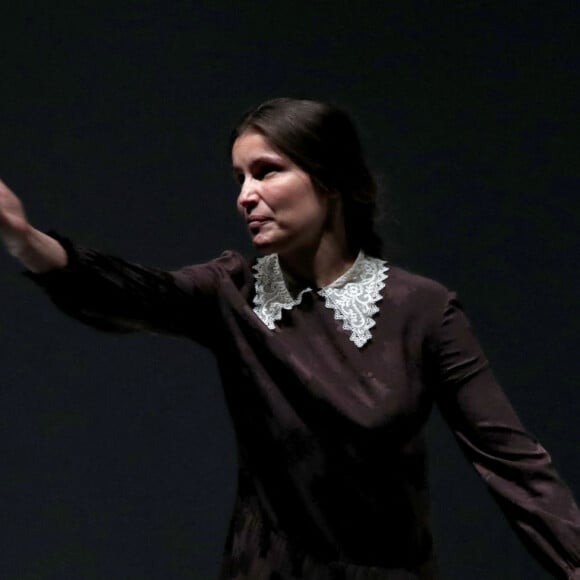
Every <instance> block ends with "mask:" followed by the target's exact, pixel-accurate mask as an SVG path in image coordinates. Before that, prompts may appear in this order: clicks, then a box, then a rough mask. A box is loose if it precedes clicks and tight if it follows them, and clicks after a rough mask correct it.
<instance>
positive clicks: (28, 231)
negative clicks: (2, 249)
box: [0, 180, 67, 274]
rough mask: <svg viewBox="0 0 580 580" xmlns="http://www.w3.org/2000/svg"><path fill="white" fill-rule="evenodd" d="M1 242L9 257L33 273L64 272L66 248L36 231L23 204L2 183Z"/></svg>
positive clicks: (0, 190) (0, 195)
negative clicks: (57, 270)
mask: <svg viewBox="0 0 580 580" xmlns="http://www.w3.org/2000/svg"><path fill="white" fill-rule="evenodd" d="M0 238H1V239H2V242H3V243H4V245H5V246H6V249H7V250H8V253H10V254H11V255H12V256H14V257H15V258H17V259H18V260H20V261H21V262H22V264H23V265H24V266H25V267H26V268H27V269H28V270H30V271H31V272H34V273H37V274H40V273H43V272H48V271H50V270H54V269H56V268H64V267H65V266H66V264H67V254H66V251H65V249H64V248H63V247H62V245H61V244H60V243H59V242H58V241H57V240H55V239H54V238H51V237H50V236H47V235H46V234H44V233H43V232H41V231H39V230H37V229H36V228H34V227H33V226H32V225H31V224H30V223H29V222H28V219H27V218H26V212H25V211H24V207H23V205H22V202H21V201H20V199H18V197H16V195H14V193H13V192H12V191H11V190H10V189H9V188H8V187H7V186H6V184H5V183H4V182H3V181H2V180H0Z"/></svg>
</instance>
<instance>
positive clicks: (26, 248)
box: [9, 227, 68, 274]
mask: <svg viewBox="0 0 580 580" xmlns="http://www.w3.org/2000/svg"><path fill="white" fill-rule="evenodd" d="M9 252H10V253H11V254H12V255H13V256H14V257H15V258H17V259H18V260H20V262H22V264H23V265H24V267H25V268H27V269H28V270H30V271H31V272H34V273H35V274H42V273H44V272H48V271H50V270H54V269H57V268H64V267H65V266H66V265H67V263H68V257H67V253H66V250H65V249H64V248H63V247H62V245H61V244H60V243H59V242H58V241H57V240H55V239H54V238H52V237H50V236H48V235H47V234H45V233H43V232H41V231H39V230H37V229H35V228H33V227H30V229H29V231H28V232H27V234H26V235H25V236H24V238H23V241H22V242H21V243H19V244H15V245H14V246H13V248H9Z"/></svg>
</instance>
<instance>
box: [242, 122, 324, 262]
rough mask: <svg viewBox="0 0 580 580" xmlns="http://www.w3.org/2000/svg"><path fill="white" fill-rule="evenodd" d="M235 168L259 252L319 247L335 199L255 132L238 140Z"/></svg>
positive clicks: (248, 221) (246, 134) (251, 233)
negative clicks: (330, 201)
mask: <svg viewBox="0 0 580 580" xmlns="http://www.w3.org/2000/svg"><path fill="white" fill-rule="evenodd" d="M232 163H233V168H234V174H235V176H236V179H237V181H238V183H239V184H240V188H241V189H240V193H239V195H238V200H237V206H238V210H239V211H240V213H241V214H242V216H243V217H244V219H245V220H246V223H247V225H248V230H249V232H250V236H251V238H252V243H253V244H254V247H256V248H257V249H259V250H260V251H261V252H263V253H274V252H276V253H278V254H279V255H285V254H286V255H288V254H290V253H292V252H296V251H304V250H308V249H309V248H315V247H316V245H317V244H318V243H319V241H320V239H321V237H322V234H323V232H324V230H325V225H326V223H327V221H328V220H327V217H328V204H329V196H328V195H327V194H324V193H320V192H318V191H317V190H316V189H315V187H314V185H313V184H312V181H311V179H310V176H309V175H308V174H307V173H306V172H304V171H303V170H302V169H300V167H298V166H297V165H296V164H295V163H293V162H292V161H291V160H290V159H288V158H287V157H286V156H284V155H283V154H281V153H280V152H279V151H277V150H276V149H274V148H273V147H272V146H271V145H270V144H269V142H268V140H267V139H266V138H265V137H264V136H263V135H262V134H261V133H258V132H255V131H247V132H245V133H242V135H240V137H238V139H236V141H235V142H234V145H233V147H232Z"/></svg>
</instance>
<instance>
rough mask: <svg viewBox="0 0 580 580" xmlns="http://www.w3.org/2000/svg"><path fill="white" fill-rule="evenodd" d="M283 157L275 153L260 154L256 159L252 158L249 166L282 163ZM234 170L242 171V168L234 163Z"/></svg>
mask: <svg viewBox="0 0 580 580" xmlns="http://www.w3.org/2000/svg"><path fill="white" fill-rule="evenodd" d="M281 162H282V159H281V157H280V156H278V155H276V154H274V153H264V154H261V155H258V156H257V157H255V158H254V159H252V160H251V161H250V163H249V167H250V168H252V167H254V166H256V165H260V164H262V163H281ZM232 170H233V171H234V172H236V171H237V172H240V171H242V168H241V167H239V166H238V165H232Z"/></svg>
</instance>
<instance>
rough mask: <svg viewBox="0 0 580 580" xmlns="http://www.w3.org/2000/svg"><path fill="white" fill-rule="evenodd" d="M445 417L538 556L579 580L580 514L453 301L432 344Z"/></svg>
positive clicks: (563, 575)
mask: <svg viewBox="0 0 580 580" xmlns="http://www.w3.org/2000/svg"><path fill="white" fill-rule="evenodd" d="M428 342H429V344H428V351H429V353H430V357H431V359H430V360H431V363H432V367H431V369H430V370H431V372H432V373H433V374H434V376H435V377H436V385H435V387H434V388H436V390H437V391H436V396H437V402H438V405H439V407H440V409H441V412H442V414H443V416H444V418H445V420H446V421H447V423H448V424H449V426H450V427H451V429H452V431H453V433H454V435H455V437H456V438H457V440H458V441H459V444H460V446H461V448H462V450H463V451H464V453H465V454H466V455H467V457H468V459H469V460H470V461H471V462H472V464H473V466H474V467H475V469H476V470H477V472H478V473H479V474H480V476H481V477H482V478H483V479H484V480H485V482H486V483H487V485H488V487H489V489H490V491H491V493H492V495H493V496H494V498H495V499H496V500H497V502H498V503H499V505H500V507H501V508H502V510H503V511H504V513H505V515H506V516H507V518H508V520H509V522H510V524H511V525H512V526H513V527H514V529H515V530H516V532H517V533H518V535H519V536H520V537H521V539H522V541H523V542H524V544H525V545H526V547H527V548H528V549H529V550H530V551H531V553H532V554H533V555H534V556H535V557H536V558H537V559H538V560H539V561H540V562H541V563H542V564H543V565H544V566H545V567H546V568H547V569H548V570H550V572H551V573H553V574H556V575H557V577H561V578H567V579H580V511H579V509H578V507H577V505H576V504H575V502H574V498H573V496H572V493H571V491H570V490H569V489H568V487H567V486H566V485H565V484H564V483H563V482H562V480H561V479H560V477H559V476H558V474H557V472H556V471H555V469H554V467H553V465H552V462H551V459H550V456H549V454H548V453H547V452H546V450H545V449H544V448H543V447H542V446H541V445H540V443H538V441H536V440H535V439H534V438H533V437H532V436H531V435H530V434H528V433H527V432H526V431H525V430H524V428H523V427H522V425H521V423H520V421H519V419H518V417H517V415H516V414H515V412H514V410H513V409H512V407H511V405H510V403H509V401H508V400H507V398H506V396H505V394H504V392H503V391H502V389H501V387H500V386H499V384H498V383H497V381H496V380H495V378H494V376H493V373H492V371H491V369H490V366H489V364H488V361H487V359H486V358H485V355H484V353H483V352H482V350H481V348H480V346H479V344H478V341H477V339H476V338H475V337H474V335H473V333H472V330H471V327H470V325H469V322H468V320H467V319H466V317H465V315H464V313H463V312H462V309H461V306H460V305H459V303H458V302H457V300H456V299H455V297H454V296H453V295H452V296H451V298H450V300H449V302H448V304H447V307H446V309H445V312H444V314H443V317H442V319H441V322H440V324H439V325H438V326H437V327H436V328H435V329H434V330H433V332H432V333H431V336H430V338H429V341H428Z"/></svg>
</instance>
